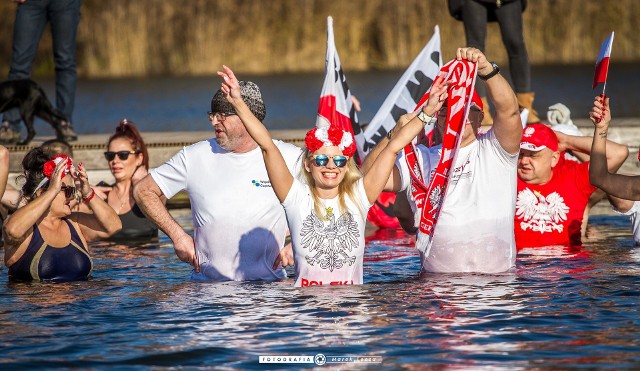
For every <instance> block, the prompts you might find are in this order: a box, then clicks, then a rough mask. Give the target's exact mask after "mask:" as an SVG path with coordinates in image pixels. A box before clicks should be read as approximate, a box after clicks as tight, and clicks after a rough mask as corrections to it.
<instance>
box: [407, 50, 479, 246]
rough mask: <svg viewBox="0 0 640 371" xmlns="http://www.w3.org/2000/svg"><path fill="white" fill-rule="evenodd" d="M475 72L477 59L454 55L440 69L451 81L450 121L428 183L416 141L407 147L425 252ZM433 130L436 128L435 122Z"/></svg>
mask: <svg viewBox="0 0 640 371" xmlns="http://www.w3.org/2000/svg"><path fill="white" fill-rule="evenodd" d="M476 74H477V64H476V63H474V62H469V61H466V60H462V61H458V60H455V59H454V60H452V61H451V62H449V63H447V64H445V65H444V66H443V67H442V68H441V69H440V72H439V73H438V76H437V77H436V79H435V80H434V81H439V79H444V81H450V82H451V83H450V85H449V87H448V89H447V90H448V91H447V92H448V98H447V102H448V103H447V107H448V108H447V121H446V124H445V128H444V133H443V134H442V136H443V138H442V153H441V155H440V161H439V162H438V166H437V167H436V170H435V172H434V173H433V176H432V177H431V181H430V182H429V185H428V186H427V185H426V184H425V183H424V177H423V176H422V174H423V172H424V170H423V169H421V166H422V164H421V163H419V161H418V157H417V156H416V152H415V148H414V144H413V143H409V144H408V145H407V146H406V147H405V149H404V153H405V158H406V161H407V166H408V168H409V173H410V174H411V198H412V200H413V201H414V203H415V204H416V208H417V211H416V214H419V215H420V224H419V226H420V228H419V230H420V233H418V238H417V240H416V247H417V248H418V249H419V250H420V251H422V252H425V251H427V249H428V247H429V246H430V244H431V239H432V236H433V231H434V230H435V227H436V223H437V221H438V216H439V215H440V209H441V207H442V204H443V203H444V198H445V197H444V196H445V194H446V191H447V185H448V183H449V179H450V178H451V173H452V172H451V171H450V170H451V167H452V165H453V163H454V161H455V157H456V154H457V152H458V148H459V147H460V142H461V140H462V133H463V132H464V126H465V123H466V122H467V117H468V115H469V108H470V107H471V98H472V96H473V91H474V87H475V82H476ZM423 101H425V99H423V100H422V101H421V102H420V103H419V106H421V105H422V103H423ZM430 130H433V126H431V128H430ZM427 134H428V133H427ZM426 201H429V202H426ZM427 254H428V251H427Z"/></svg>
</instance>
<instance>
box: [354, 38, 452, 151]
mask: <svg viewBox="0 0 640 371" xmlns="http://www.w3.org/2000/svg"><path fill="white" fill-rule="evenodd" d="M440 67H442V53H441V50H440V29H439V28H438V26H435V27H434V30H433V36H432V37H431V39H430V40H429V42H428V43H427V45H425V47H424V48H423V49H422V51H421V52H420V54H418V56H417V57H416V58H415V59H414V60H413V62H412V63H411V65H410V66H409V67H408V68H407V70H406V71H405V72H404V74H403V75H402V77H400V79H399V80H398V82H397V83H396V85H395V86H394V87H393V90H391V92H390V93H389V95H388V96H387V98H386V99H385V100H384V102H383V103H382V106H380V109H378V112H377V113H376V115H375V116H373V119H371V122H370V123H369V125H368V126H367V128H366V130H365V131H364V135H363V136H362V137H361V140H358V138H357V137H356V143H357V145H358V152H359V153H360V154H361V155H363V154H367V153H369V151H371V149H373V147H375V145H376V144H377V143H378V142H379V141H380V140H381V139H382V138H384V137H385V136H386V135H387V133H388V132H389V131H390V130H391V129H393V127H394V126H395V125H396V122H397V121H398V119H399V118H400V116H402V115H404V114H406V113H408V112H413V111H415V107H416V104H417V103H418V101H420V98H422V97H423V96H424V94H425V93H426V92H427V90H429V88H430V87H431V84H432V83H433V80H434V79H435V78H436V76H437V75H438V72H439V71H440Z"/></svg>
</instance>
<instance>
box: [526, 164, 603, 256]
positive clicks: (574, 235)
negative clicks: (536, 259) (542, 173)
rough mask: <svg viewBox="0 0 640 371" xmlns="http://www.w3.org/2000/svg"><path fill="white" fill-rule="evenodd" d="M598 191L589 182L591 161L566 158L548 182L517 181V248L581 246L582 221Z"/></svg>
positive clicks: (554, 169)
mask: <svg viewBox="0 0 640 371" xmlns="http://www.w3.org/2000/svg"><path fill="white" fill-rule="evenodd" d="M595 190H596V187H594V186H592V185H591V184H590V183H589V162H584V163H578V162H575V161H571V160H565V159H564V155H561V156H560V161H559V162H558V164H557V165H556V166H555V167H554V168H553V176H552V177H551V180H550V181H549V182H547V183H545V184H528V183H525V182H523V181H522V180H520V179H519V178H518V193H517V196H516V212H515V223H514V227H515V237H516V247H518V248H522V247H541V246H551V245H564V246H580V245H582V239H581V227H582V218H583V216H584V210H585V208H586V207H587V204H588V202H589V197H590V196H591V194H592V193H593V192H594V191H595Z"/></svg>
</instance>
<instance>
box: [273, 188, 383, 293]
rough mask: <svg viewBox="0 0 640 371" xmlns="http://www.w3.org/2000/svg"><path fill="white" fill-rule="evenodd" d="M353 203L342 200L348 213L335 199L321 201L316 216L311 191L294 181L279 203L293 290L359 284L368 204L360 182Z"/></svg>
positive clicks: (369, 205)
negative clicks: (290, 251) (288, 232)
mask: <svg viewBox="0 0 640 371" xmlns="http://www.w3.org/2000/svg"><path fill="white" fill-rule="evenodd" d="M354 189H355V192H354V193H355V195H354V196H355V200H352V199H350V198H349V197H346V200H345V203H346V206H347V209H348V211H346V212H342V211H340V206H339V205H340V204H339V202H338V197H335V198H332V199H328V200H321V202H322V203H323V204H322V207H321V210H323V212H324V213H325V214H324V215H320V216H318V215H316V213H315V211H314V207H313V197H312V196H311V189H310V188H309V186H308V185H307V184H305V183H302V182H301V181H299V180H297V179H296V180H294V182H293V185H292V186H291V190H290V191H289V193H288V194H287V197H286V199H285V200H284V202H283V203H282V205H283V206H284V209H285V212H286V214H287V221H288V222H289V228H290V230H291V240H292V242H293V252H294V254H295V261H296V276H297V279H296V284H295V285H296V287H301V286H315V285H319V286H320V285H322V286H324V285H359V284H362V262H363V257H364V228H365V225H366V219H367V212H368V211H369V208H370V207H371V204H370V203H369V201H368V200H367V193H366V191H365V189H364V183H363V181H362V179H360V180H358V182H357V184H356V186H355V187H354Z"/></svg>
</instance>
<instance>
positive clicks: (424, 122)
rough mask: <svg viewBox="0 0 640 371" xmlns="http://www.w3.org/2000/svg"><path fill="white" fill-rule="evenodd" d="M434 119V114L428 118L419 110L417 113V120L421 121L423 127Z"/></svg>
mask: <svg viewBox="0 0 640 371" xmlns="http://www.w3.org/2000/svg"><path fill="white" fill-rule="evenodd" d="M435 117H436V114H435V112H434V114H433V115H431V116H429V115H427V114H426V113H424V111H423V110H422V109H420V112H419V113H418V120H420V121H422V123H423V124H425V125H427V124H429V123H430V122H432V121H433V120H434V119H435Z"/></svg>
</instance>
